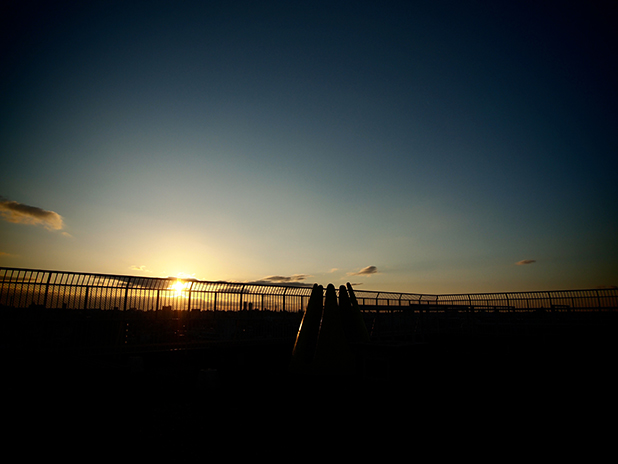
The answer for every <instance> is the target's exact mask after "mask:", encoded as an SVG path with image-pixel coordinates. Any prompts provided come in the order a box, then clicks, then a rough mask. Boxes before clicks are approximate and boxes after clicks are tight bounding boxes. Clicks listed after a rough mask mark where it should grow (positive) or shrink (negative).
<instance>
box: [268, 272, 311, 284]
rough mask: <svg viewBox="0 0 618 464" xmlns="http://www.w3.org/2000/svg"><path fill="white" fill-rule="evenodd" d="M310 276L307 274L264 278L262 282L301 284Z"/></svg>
mask: <svg viewBox="0 0 618 464" xmlns="http://www.w3.org/2000/svg"><path fill="white" fill-rule="evenodd" d="M307 277H310V276H308V275H307V274H293V275H291V276H277V275H275V276H268V277H264V278H263V279H262V280H263V281H266V282H271V283H276V284H281V283H286V284H287V283H290V282H301V281H303V280H305V279H306V278H307Z"/></svg>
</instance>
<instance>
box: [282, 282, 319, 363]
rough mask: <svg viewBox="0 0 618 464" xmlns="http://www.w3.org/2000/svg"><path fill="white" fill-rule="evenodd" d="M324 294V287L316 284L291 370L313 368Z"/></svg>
mask: <svg viewBox="0 0 618 464" xmlns="http://www.w3.org/2000/svg"><path fill="white" fill-rule="evenodd" d="M323 294H324V287H322V286H321V285H318V284H314V285H313V289H312V290H311V296H310V297H309V303H308V304H307V309H306V310H305V314H304V315H303V319H302V321H301V323H300V327H299V328H298V333H297V334H296V342H295V343H294V349H293V350H292V359H291V361H290V372H293V373H309V371H310V370H311V368H312V364H313V358H314V356H315V348H316V345H317V342H318V334H319V332H320V321H321V320H322V297H323Z"/></svg>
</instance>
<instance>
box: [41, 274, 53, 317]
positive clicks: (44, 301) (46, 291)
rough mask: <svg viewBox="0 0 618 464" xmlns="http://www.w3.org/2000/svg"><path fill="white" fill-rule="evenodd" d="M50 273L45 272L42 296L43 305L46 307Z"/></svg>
mask: <svg viewBox="0 0 618 464" xmlns="http://www.w3.org/2000/svg"><path fill="white" fill-rule="evenodd" d="M51 276H52V273H51V272H49V273H48V274H47V282H46V283H45V296H44V297H43V307H44V308H47V295H48V293H49V281H50V280H51Z"/></svg>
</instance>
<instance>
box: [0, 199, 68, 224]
mask: <svg viewBox="0 0 618 464" xmlns="http://www.w3.org/2000/svg"><path fill="white" fill-rule="evenodd" d="M0 215H2V218H3V219H4V220H5V221H7V222H12V223H13V224H28V225H35V226H37V225H41V226H43V227H45V228H46V229H47V230H61V229H62V228H63V227H64V221H63V219H62V216H60V215H59V214H58V213H56V212H54V211H47V210H45V209H42V208H38V207H36V206H30V205H25V204H23V203H18V202H16V201H11V200H7V199H6V198H3V197H0Z"/></svg>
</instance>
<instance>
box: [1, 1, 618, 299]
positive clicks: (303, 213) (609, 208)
mask: <svg viewBox="0 0 618 464" xmlns="http://www.w3.org/2000/svg"><path fill="white" fill-rule="evenodd" d="M464 3H465V4H464ZM464 3H462V2H453V1H440V0H437V1H431V2H423V1H420V2H399V1H385V2H372V1H366V2H354V3H348V2H340V1H337V0H335V1H330V2H322V1H311V2H304V1H300V2H293V3H289V2H281V1H265V2H246V1H234V0H230V1H226V2H220V1H205V2H192V1H188V2H172V1H166V0H155V1H150V2H145V1H124V2H120V1H108V2H97V1H95V2H92V3H90V2H89V3H88V4H80V3H78V2H75V3H72V2H68V3H62V4H54V2H32V3H28V4H27V5H21V4H19V3H18V2H14V4H13V5H11V6H8V7H6V8H5V12H4V13H3V15H2V16H3V17H2V19H0V21H2V30H3V33H2V39H1V44H2V45H1V46H2V53H1V54H0V56H1V58H0V60H1V61H0V68H1V69H2V71H1V74H0V108H1V109H2V111H0V266H4V267H20V268H34V269H50V270H61V271H75V272H87V273H105V274H116V275H143V276H152V277H168V276H175V277H189V278H196V279H199V280H205V281H219V280H222V281H232V282H265V283H292V284H298V283H306V284H310V283H312V282H317V283H320V284H324V285H325V284H327V283H331V282H332V283H333V284H334V285H336V286H338V285H341V284H344V283H345V282H352V283H354V284H355V285H356V288H359V289H369V290H382V291H396V292H410V293H428V294H445V293H468V292H492V291H504V292H509V291H526V290H560V289H587V288H602V287H611V286H616V285H618V245H617V243H616V237H618V214H617V213H616V200H617V199H618V182H616V172H618V170H617V168H618V131H617V129H616V128H617V127H618V92H617V91H616V85H615V83H616V82H618V56H617V55H618V53H617V52H618V46H617V43H618V41H617V40H616V32H615V25H616V22H617V19H618V14H617V12H616V8H615V7H612V6H611V5H606V4H605V3H603V2H594V1H593V2H569V3H568V4H561V3H559V4H556V5H549V4H546V3H543V2H526V1H525V2H518V4H516V5H515V4H504V5H503V4H502V2H500V4H497V3H496V2H484V1H479V2H472V3H467V2H464Z"/></svg>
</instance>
